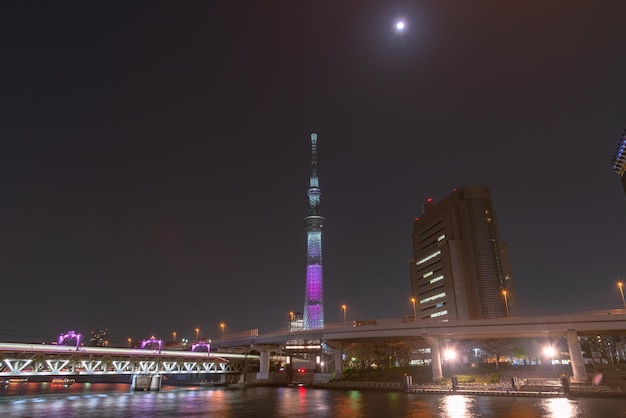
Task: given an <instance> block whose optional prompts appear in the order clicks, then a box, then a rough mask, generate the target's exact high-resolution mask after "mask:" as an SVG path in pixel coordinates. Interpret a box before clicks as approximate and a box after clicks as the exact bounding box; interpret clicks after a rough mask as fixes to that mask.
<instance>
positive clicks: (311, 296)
mask: <svg viewBox="0 0 626 418" xmlns="http://www.w3.org/2000/svg"><path fill="white" fill-rule="evenodd" d="M311 155H312V159H311V180H310V182H309V191H308V193H307V194H308V196H309V215H308V216H307V217H306V218H304V227H305V230H306V235H307V258H306V289H305V295H304V315H303V320H304V329H318V328H324V286H323V279H322V228H323V227H324V221H325V219H324V218H323V217H321V216H320V215H319V206H320V196H321V194H322V192H321V190H320V188H319V182H318V180H317V134H311Z"/></svg>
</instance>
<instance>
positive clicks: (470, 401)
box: [439, 395, 476, 418]
mask: <svg viewBox="0 0 626 418" xmlns="http://www.w3.org/2000/svg"><path fill="white" fill-rule="evenodd" d="M475 401H476V398H474V397H469V396H465V395H448V396H444V397H443V398H442V399H441V406H440V407H439V410H440V411H441V412H442V415H441V416H442V417H446V418H465V417H474V416H475V415H474V414H473V413H472V408H473V406H474V403H475Z"/></svg>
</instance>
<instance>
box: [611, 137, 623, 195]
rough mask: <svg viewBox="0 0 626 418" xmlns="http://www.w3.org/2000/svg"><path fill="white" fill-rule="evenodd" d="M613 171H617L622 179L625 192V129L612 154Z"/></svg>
mask: <svg viewBox="0 0 626 418" xmlns="http://www.w3.org/2000/svg"><path fill="white" fill-rule="evenodd" d="M612 162H613V171H615V172H616V173H617V175H618V176H620V178H621V179H622V187H623V188H624V194H626V175H624V174H625V173H626V130H624V134H623V135H622V139H620V141H619V144H617V151H615V155H614V156H613V161H612Z"/></svg>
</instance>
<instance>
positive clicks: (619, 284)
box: [617, 281, 626, 309]
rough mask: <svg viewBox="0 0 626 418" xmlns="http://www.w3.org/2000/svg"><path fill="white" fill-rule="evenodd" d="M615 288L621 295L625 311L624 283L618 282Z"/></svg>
mask: <svg viewBox="0 0 626 418" xmlns="http://www.w3.org/2000/svg"><path fill="white" fill-rule="evenodd" d="M617 287H619V293H620V295H622V302H623V303H624V309H626V299H624V283H623V282H621V281H619V282H617Z"/></svg>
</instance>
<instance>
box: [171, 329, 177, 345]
mask: <svg viewBox="0 0 626 418" xmlns="http://www.w3.org/2000/svg"><path fill="white" fill-rule="evenodd" d="M172 337H174V344H176V331H174V332H172Z"/></svg>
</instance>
